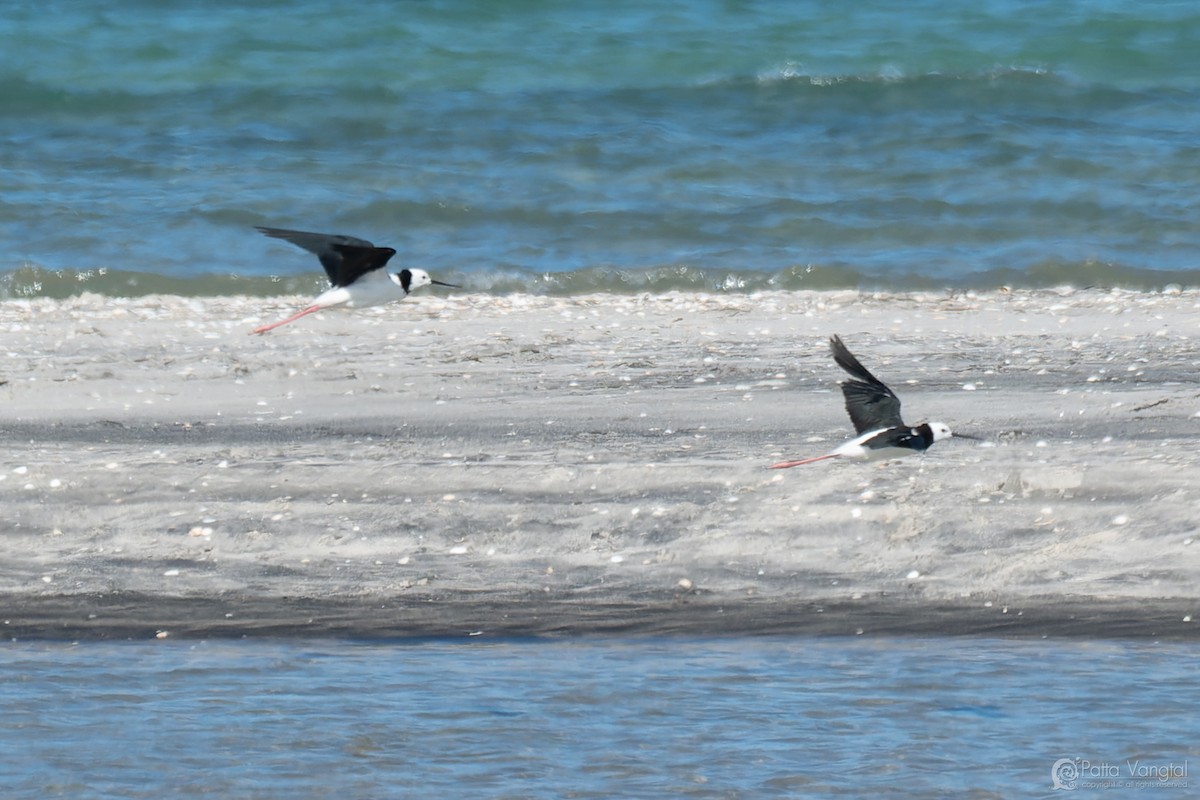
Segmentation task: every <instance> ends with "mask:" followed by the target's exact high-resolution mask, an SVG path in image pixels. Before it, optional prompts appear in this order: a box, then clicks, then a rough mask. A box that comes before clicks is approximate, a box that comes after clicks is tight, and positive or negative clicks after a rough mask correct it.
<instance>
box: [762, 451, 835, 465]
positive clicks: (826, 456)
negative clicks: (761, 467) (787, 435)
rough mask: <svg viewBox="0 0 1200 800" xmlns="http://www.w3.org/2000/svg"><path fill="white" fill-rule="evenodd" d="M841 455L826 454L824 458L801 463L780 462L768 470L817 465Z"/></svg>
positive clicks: (818, 457)
mask: <svg viewBox="0 0 1200 800" xmlns="http://www.w3.org/2000/svg"><path fill="white" fill-rule="evenodd" d="M841 455H842V454H841V453H826V454H825V455H823V456H814V457H813V458H802V459H800V460H799V461H780V462H779V463H778V464H772V465H771V466H770V467H768V469H787V468H788V467H798V466H800V465H801V464H815V463H816V462H818V461H825V460H827V459H830V458H839V457H840V456H841Z"/></svg>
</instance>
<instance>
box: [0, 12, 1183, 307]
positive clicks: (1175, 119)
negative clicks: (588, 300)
mask: <svg viewBox="0 0 1200 800" xmlns="http://www.w3.org/2000/svg"><path fill="white" fill-rule="evenodd" d="M1197 41H1200V7H1197V6H1195V5H1194V4H1191V3H1177V2H1149V3H1119V2H1112V1H1105V0H1091V1H1090V2H1089V1H1087V0H1080V1H1079V2H1061V3H1059V2H1055V3H1036V2H1027V1H1025V0H991V1H990V2H986V1H985V2H981V3H970V4H967V3H962V4H946V3H941V2H928V1H922V0H917V2H909V3H904V4H896V3H883V2H872V1H868V2H864V3H858V4H853V5H850V6H848V5H846V4H844V3H834V2H817V1H816V0H810V1H809V2H789V3H783V2H683V0H677V1H676V2H658V3H631V2H616V3H606V4H603V5H597V4H553V3H545V2H535V1H533V0H525V1H524V2H513V3H503V4H497V3H490V2H479V1H478V0H476V2H429V3H416V2H412V3H408V2H378V1H377V2H363V3H356V4H352V5H341V6H338V5H330V4H328V3H318V2H313V1H312V0H277V1H276V2H263V3H252V4H244V3H229V2H216V3H205V4H194V3H182V2H166V3H163V2H150V1H149V0H116V2H111V3H104V4H92V3H78V2H68V0H39V2H24V3H21V2H17V3H10V4H8V5H6V7H5V11H4V13H3V14H2V15H0V52H3V53H4V58H3V59H2V60H0V148H2V152H3V153H4V158H3V159H0V232H2V235H3V237H4V242H5V244H6V247H5V251H4V255H3V256H0V297H5V296H31V295H33V296H36V295H39V294H51V295H61V294H64V293H70V292H77V291H81V290H84V289H91V290H95V291H101V292H107V293H116V294H127V293H143V292H147V291H170V292H177V293H182V294H224V293H231V292H237V293H243V292H245V293H256V294H257V293H272V294H274V293H279V292H282V291H289V292H290V291H301V292H307V291H310V290H312V289H314V288H316V287H317V286H318V285H319V284H320V283H321V280H322V277H323V276H322V275H321V273H320V270H319V267H318V265H317V264H316V262H315V260H314V259H312V257H311V256H309V255H307V254H305V253H302V252H300V251H297V250H294V249H292V248H290V247H288V246H287V245H286V244H283V243H279V242H272V241H269V240H266V239H263V238H262V237H260V236H259V235H258V234H256V233H255V232H254V230H253V226H254V225H257V224H267V225H277V226H284V227H294V228H300V229H308V230H317V231H326V232H337V233H347V234H353V235H357V236H361V237H365V238H368V239H372V240H374V241H376V242H377V243H379V244H388V245H391V246H394V247H396V248H397V249H398V250H399V251H400V255H399V257H398V258H397V259H396V262H397V263H405V264H410V265H418V266H423V267H426V268H427V269H429V270H430V271H431V272H433V273H434V274H435V276H438V277H442V278H444V279H449V280H454V281H458V282H462V283H465V284H466V285H467V287H468V288H469V289H471V290H474V291H485V292H507V291H513V290H524V291H535V292H561V293H575V292H584V291H594V290H597V289H616V290H631V289H632V290H643V289H644V290H648V291H662V290H669V289H722V290H729V291H745V290H752V289H756V288H767V287H785V288H786V287H793V288H806V287H816V288H819V287H826V286H890V287H899V288H904V287H930V286H945V285H957V286H962V285H967V286H992V285H996V284H1019V285H1033V286H1039V285H1050V284H1058V283H1062V282H1071V283H1076V284H1094V283H1101V284H1121V285H1129V286H1143V287H1150V286H1161V285H1164V284H1166V283H1173V282H1177V283H1184V284H1191V283H1195V282H1196V279H1197V277H1198V276H1200V258H1198V256H1197V253H1200V226H1197V225H1196V224H1195V220H1196V213H1195V210H1196V200H1195V197H1196V194H1195V187H1196V186H1197V185H1200V139H1198V137H1197V134H1196V131H1198V130H1200V77H1198V76H1200V48H1197V47H1196V42H1197Z"/></svg>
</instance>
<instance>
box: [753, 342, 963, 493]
mask: <svg viewBox="0 0 1200 800" xmlns="http://www.w3.org/2000/svg"><path fill="white" fill-rule="evenodd" d="M829 347H830V349H831V350H832V351H833V360H834V361H836V362H837V365H838V366H839V367H841V368H842V369H844V370H846V372H848V373H850V375H851V376H852V378H853V379H852V380H848V381H843V382H842V396H843V397H844V398H845V399H846V412H847V413H848V414H849V415H850V421H851V422H853V423H854V430H855V432H856V433H858V437H857V438H855V439H851V440H850V441H848V442H846V443H845V444H843V445H841V446H840V447H838V448H837V449H835V450H833V451H832V452H829V453H826V454H825V455H823V456H815V457H813V458H802V459H800V460H799V461H781V462H779V463H778V464H772V465H771V469H787V468H788V467H798V466H800V465H801V464H812V463H815V462H817V461H826V460H828V459H831V458H864V459H867V460H869V461H879V460H882V459H885V458H899V457H901V456H911V455H913V454H915V453H924V452H925V451H926V450H928V449H929V446H930V445H932V444H933V443H934V442H940V441H941V440H943V439H949V438H950V437H951V436H952V435H955V434H951V433H950V428H949V426H947V425H946V424H945V423H943V422H923V423H921V424H920V425H916V426H914V427H910V426H908V425H906V424H905V423H904V420H902V419H901V418H900V398H899V397H897V396H896V393H895V392H893V391H892V390H891V389H889V388H888V386H887V384H885V383H884V382H883V381H881V380H879V378H876V377H875V376H874V375H872V374H871V373H870V372H868V371H867V368H866V367H864V366H863V365H862V364H860V363H859V361H858V359H857V358H855V357H854V354H853V353H851V352H850V350H849V349H847V347H846V345H845V343H843V342H842V340H841V338H840V337H838V336H832V337H830V339H829ZM957 436H958V437H959V438H960V439H976V438H977V437H975V436H968V435H967V434H965V433H960V434H957Z"/></svg>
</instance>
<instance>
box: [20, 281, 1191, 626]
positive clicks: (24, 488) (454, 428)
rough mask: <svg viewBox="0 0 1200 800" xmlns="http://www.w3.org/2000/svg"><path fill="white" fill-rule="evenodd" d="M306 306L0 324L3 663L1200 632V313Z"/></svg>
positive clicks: (1185, 295)
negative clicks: (542, 645)
mask: <svg viewBox="0 0 1200 800" xmlns="http://www.w3.org/2000/svg"><path fill="white" fill-rule="evenodd" d="M306 299H307V298H277V299H273V300H270V301H266V302H265V303H264V302H263V301H262V300H260V299H251V298H220V299H194V298H180V297H167V296H153V297H144V298H137V299H115V300H114V299H112V298H103V297H99V296H94V295H85V296H82V297H79V298H74V299H69V300H62V301H57V300H10V301H5V302H2V303H0V331H3V336H4V340H3V341H4V348H3V358H2V359H0V400H2V405H0V409H2V411H0V430H2V431H3V437H4V443H5V449H4V455H3V458H2V459H0V624H3V626H4V635H5V636H8V637H11V638H17V639H28V638H40V637H53V638H71V639H86V638H126V637H131V638H153V637H155V636H160V637H162V636H166V637H201V636H203V637H212V636H241V635H285V636H317V635H334V636H372V637H374V636H378V637H403V636H429V635H437V636H469V635H484V636H490V635H539V634H555V635H565V634H585V633H617V634H640V633H684V634H735V633H781V634H783V633H818V634H846V635H853V634H859V633H861V634H864V635H877V634H887V633H935V634H956V633H980V634H995V635H1003V636H1042V635H1061V636H1129V637H1145V638H1154V639H1194V638H1200V636H1198V633H1197V632H1198V631H1200V621H1198V622H1192V617H1193V615H1194V614H1196V613H1198V612H1200V608H1197V605H1198V603H1197V599H1196V597H1197V585H1198V582H1200V542H1197V541H1196V539H1197V537H1198V536H1200V346H1198V343H1200V292H1196V291H1169V292H1165V293H1140V292H1127V291H1120V290H1101V289H1094V290H1079V291H1075V290H1069V289H1062V290H1058V291H1037V292H1025V291H1013V292H1007V291H1004V292H1001V291H997V292H989V293H960V294H949V293H906V294H886V293H880V294H875V293H859V292H849V291H847V292H819V293H818V292H811V293H808V292H789V293H767V294H755V295H701V294H668V295H652V296H650V295H646V296H643V295H639V296H624V295H590V296H584V297H573V298H553V297H539V296H528V295H515V296H508V297H492V296H477V295H470V294H458V295H455V296H450V297H445V296H435V295H433V294H425V295H422V296H419V297H414V298H412V299H410V300H408V301H405V302H404V303H402V304H398V305H394V306H389V307H386V308H381V309H371V310H367V311H361V312H340V313H339V312H328V313H323V314H320V315H316V316H312V317H308V318H306V319H304V320H301V321H299V322H297V323H295V324H294V325H289V326H285V327H283V328H280V329H278V330H277V331H275V332H273V333H271V334H268V335H266V336H261V337H260V336H250V335H247V332H248V331H249V330H250V329H252V328H254V327H255V326H257V325H259V324H262V323H263V322H268V321H271V320H273V319H277V318H279V317H282V316H284V315H286V314H288V313H290V312H291V311H292V310H294V309H295V308H297V307H301V306H302V305H303V303H304V302H305V300H306ZM834 333H837V334H840V335H841V336H842V337H843V339H845V341H846V343H847V344H848V346H849V347H850V348H851V349H852V350H853V351H854V352H855V353H856V354H857V355H858V356H859V358H860V359H861V360H862V361H863V363H864V364H865V365H866V366H867V367H868V368H869V369H871V370H872V371H873V372H875V374H877V375H878V376H879V377H880V378H881V379H883V380H884V381H886V382H888V383H889V384H890V385H891V386H892V387H893V388H894V389H895V390H896V391H897V393H898V394H899V395H900V396H901V398H902V399H903V401H904V411H905V417H906V419H907V421H909V422H910V423H917V422H921V421H924V420H926V419H935V420H941V421H943V422H946V423H947V424H949V425H950V426H951V428H954V429H958V430H961V431H963V432H966V433H971V434H973V435H979V436H982V437H985V439H986V441H984V442H982V443H979V442H969V441H965V440H960V441H954V440H951V441H948V442H940V443H938V444H936V445H935V446H934V447H933V448H932V449H931V450H930V451H929V452H928V454H927V455H925V456H923V457H916V458H908V459H903V460H897V461H891V462H886V463H883V464H867V463H861V462H850V461H847V462H825V463H820V464H814V465H810V466H806V467H798V468H795V469H791V470H778V471H776V470H768V469H767V468H766V467H767V466H768V465H769V464H771V463H772V462H774V461H777V460H779V459H781V458H792V457H801V456H807V455H820V454H821V453H824V452H826V451H828V450H829V449H831V448H833V447H834V446H836V445H837V444H838V443H840V442H842V441H844V440H845V439H847V438H849V437H850V436H851V435H852V429H851V428H850V425H849V421H848V419H847V418H846V415H845V412H844V410H843V406H842V399H841V394H840V392H839V391H838V387H837V381H838V380H840V379H841V378H842V377H843V373H842V372H841V371H840V370H839V369H838V368H837V367H836V365H834V364H833V362H832V359H831V358H830V356H829V351H828V346H827V339H828V337H829V335H831V334H834Z"/></svg>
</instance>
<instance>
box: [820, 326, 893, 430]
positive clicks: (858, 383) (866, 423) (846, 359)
mask: <svg viewBox="0 0 1200 800" xmlns="http://www.w3.org/2000/svg"><path fill="white" fill-rule="evenodd" d="M829 348H830V350H832V351H833V360H834V361H836V362H837V365H838V366H839V367H841V368H842V369H844V370H846V372H849V373H850V374H851V375H852V376H854V380H850V381H843V382H842V396H843V397H845V398H846V412H847V413H848V414H849V415H850V421H851V422H853V423H854V430H855V431H857V432H858V433H866V432H867V431H874V430H879V429H880V428H894V427H900V426H903V425H904V423H903V422H902V421H901V420H900V398H899V397H896V393H895V392H893V391H892V390H891V389H889V388H888V387H887V384H885V383H884V382H883V381H881V380H879V378H876V377H875V376H874V375H872V374H871V373H870V372H868V371H867V368H866V367H864V366H863V365H862V364H860V363H858V359H857V358H855V357H854V354H853V353H851V352H850V351H849V350H848V349H846V345H845V344H844V343H843V342H842V340H841V338H840V337H838V336H832V337H830V339H829Z"/></svg>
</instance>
